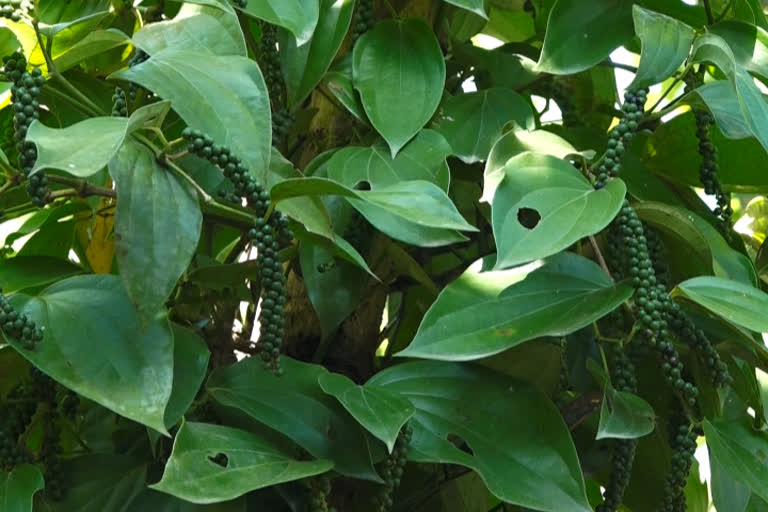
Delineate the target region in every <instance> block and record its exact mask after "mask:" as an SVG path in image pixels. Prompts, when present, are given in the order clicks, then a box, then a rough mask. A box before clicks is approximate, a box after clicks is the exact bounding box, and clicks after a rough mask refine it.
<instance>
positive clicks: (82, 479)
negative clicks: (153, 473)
mask: <svg viewBox="0 0 768 512" xmlns="http://www.w3.org/2000/svg"><path fill="white" fill-rule="evenodd" d="M146 464H147V463H146V461H144V460H141V459H136V458H132V457H128V456H125V455H118V454H113V453H110V454H89V455H83V456H81V457H76V458H74V459H70V460H67V461H64V462H62V468H61V471H62V474H64V475H66V478H67V481H68V482H71V483H69V484H68V485H67V492H66V494H65V498H64V500H63V501H59V502H48V503H45V504H44V505H42V506H41V508H40V510H41V511H43V512H104V511H106V510H109V511H110V512H112V511H114V512H125V511H126V510H128V508H129V507H130V504H131V502H132V501H133V499H134V498H135V497H136V496H137V495H139V493H141V492H142V491H143V490H144V489H146V485H147V484H146V481H145V480H146V476H147V466H146ZM36 505H37V504H36ZM35 510H37V506H36V507H35Z"/></svg>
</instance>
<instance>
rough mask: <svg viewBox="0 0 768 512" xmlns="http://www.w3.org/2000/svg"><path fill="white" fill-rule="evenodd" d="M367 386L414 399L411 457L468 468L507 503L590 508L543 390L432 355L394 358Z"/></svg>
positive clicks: (558, 511) (575, 511) (557, 511)
mask: <svg viewBox="0 0 768 512" xmlns="http://www.w3.org/2000/svg"><path fill="white" fill-rule="evenodd" d="M366 386H381V387H385V388H387V389H388V390H389V391H392V392H394V393H398V394H400V395H402V396H404V397H405V398H407V399H408V400H410V401H411V402H412V403H413V405H414V406H415V407H416V413H415V415H414V416H413V418H412V419H411V421H410V425H411V426H412V428H413V439H412V441H411V443H410V451H409V454H408V457H409V459H411V460H413V461H416V462H434V463H442V464H444V463H453V464H460V465H462V466H466V467H468V468H471V469H473V470H475V471H476V472H477V473H478V474H479V475H480V476H481V477H482V479H483V481H484V482H485V484H486V485H487V486H488V489H489V490H490V491H491V492H492V493H493V494H494V495H496V496H497V497H498V498H500V499H502V500H504V501H506V502H509V503H512V504H516V505H521V506H524V507H528V508H532V509H535V510H541V511H545V512H562V511H564V510H568V511H569V512H588V511H591V510H592V509H591V508H590V506H589V503H588V502H587V497H586V492H585V488H584V479H583V477H582V474H581V468H580V467H579V460H578V458H577V456H576V450H575V448H574V446H573V441H572V440H571V436H570V434H569V433H568V429H567V427H566V426H565V424H564V423H563V419H562V417H561V416H560V413H559V412H558V410H557V408H556V407H555V406H554V405H553V404H552V402H550V401H549V398H547V396H546V395H544V394H542V393H541V392H539V391H536V390H533V389H531V388H529V387H527V386H526V385H523V384H519V383H516V382H513V381H510V379H509V378H507V377H502V376H500V375H498V374H495V373H493V372H492V371H490V370H488V369H487V368H477V367H473V366H468V365H460V364H455V363H442V362H433V361H423V362H410V363H405V364H401V365H397V366H394V367H392V368H390V369H388V370H385V371H383V372H381V373H378V374H376V375H375V376H374V377H373V378H372V379H371V380H370V381H368V383H367V384H366ZM452 440H455V442H457V443H463V442H466V443H467V445H468V448H465V449H462V448H461V447H460V445H459V446H457V445H456V444H454V442H452Z"/></svg>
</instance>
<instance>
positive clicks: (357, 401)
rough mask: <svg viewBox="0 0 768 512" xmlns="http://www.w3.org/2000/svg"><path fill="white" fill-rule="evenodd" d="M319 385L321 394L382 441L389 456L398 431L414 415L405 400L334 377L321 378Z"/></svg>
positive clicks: (384, 389) (378, 388) (334, 375)
mask: <svg viewBox="0 0 768 512" xmlns="http://www.w3.org/2000/svg"><path fill="white" fill-rule="evenodd" d="M319 382H320V387H322V388H323V391H325V392H326V393H328V394H329V395H331V396H334V397H335V398H336V399H337V400H338V401H339V402H340V403H341V405H343V406H344V408H345V409H346V410H347V411H349V413H350V414H351V415H352V416H354V418H355V419H356V420H357V421H358V422H359V423H360V424H361V425H362V426H363V427H365V428H366V430H368V432H370V433H371V434H373V435H374V436H376V437H377V438H379V439H381V440H382V441H384V443H386V445H387V448H388V449H389V451H390V452H392V449H393V448H394V446H395V441H396V440H397V436H398V434H399V433H400V429H401V428H402V426H403V425H404V424H405V422H406V421H408V418H410V417H411V416H413V413H414V412H415V409H414V408H413V405H411V403H410V402H409V401H408V400H406V399H405V398H403V397H401V396H400V395H398V394H396V393H392V392H390V391H389V390H387V389H386V388H383V387H379V386H358V385H357V384H355V383H354V382H352V381H351V380H349V379H348V378H347V377H345V376H344V375H340V374H338V373H324V374H321V375H320V377H319Z"/></svg>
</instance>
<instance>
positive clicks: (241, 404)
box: [207, 357, 379, 481]
mask: <svg viewBox="0 0 768 512" xmlns="http://www.w3.org/2000/svg"><path fill="white" fill-rule="evenodd" d="M281 362H282V366H283V368H285V375H283V376H282V377H277V376H275V375H274V374H273V373H272V372H271V371H270V370H268V369H266V368H264V365H263V363H262V362H261V361H257V360H256V359H253V358H249V359H244V360H243V361H240V362H239V363H237V364H235V365H232V366H229V367H226V368H220V369H217V370H215V371H214V372H213V373H212V374H211V376H210V378H209V379H208V385H207V387H208V391H209V392H210V393H211V395H212V396H213V397H214V398H215V399H216V401H218V402H219V403H221V404H223V405H226V406H228V407H236V408H238V409H240V410H242V411H243V412H245V413H246V414H247V415H249V416H250V417H252V418H253V419H255V420H256V421H259V422H261V423H263V424H264V425H267V426H269V427H270V428H272V429H274V430H276V431H278V432H280V433H282V434H283V435H285V436H287V437H288V438H290V439H291V440H293V441H294V442H295V443H296V444H298V445H299V446H301V447H303V448H304V449H306V450H307V451H308V452H309V453H310V454H312V455H313V456H314V457H317V458H321V459H331V460H332V461H333V463H334V466H333V467H334V469H335V470H336V471H338V472H339V473H341V474H343V475H347V476H353V477H355V478H362V479H366V480H374V481H379V477H378V475H377V474H376V471H375V470H374V468H373V465H372V462H371V455H370V453H369V445H368V440H367V437H366V435H365V431H364V430H362V428H361V427H360V426H359V425H358V424H357V422H356V421H354V420H353V419H352V418H351V417H350V416H349V415H348V413H347V412H346V411H345V410H344V408H343V407H342V406H341V405H340V404H339V403H338V402H337V401H336V400H335V399H334V398H333V397H331V396H328V395H327V394H325V393H324V392H323V390H322V389H321V388H320V385H319V384H318V382H317V381H318V378H319V376H320V375H322V374H324V373H327V370H326V369H325V368H323V367H322V366H317V365H311V364H307V363H301V362H298V361H295V360H293V359H290V358H287V357H282V358H281ZM296 411H301V414H296Z"/></svg>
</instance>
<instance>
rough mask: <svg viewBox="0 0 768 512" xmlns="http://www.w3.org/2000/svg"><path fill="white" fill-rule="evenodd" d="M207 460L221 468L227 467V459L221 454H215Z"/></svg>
mask: <svg viewBox="0 0 768 512" xmlns="http://www.w3.org/2000/svg"><path fill="white" fill-rule="evenodd" d="M208 460H209V461H211V462H213V463H214V464H216V465H217V466H221V467H223V468H226V467H227V466H229V457H227V456H226V455H224V454H223V453H217V454H216V455H215V456H214V457H208Z"/></svg>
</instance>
